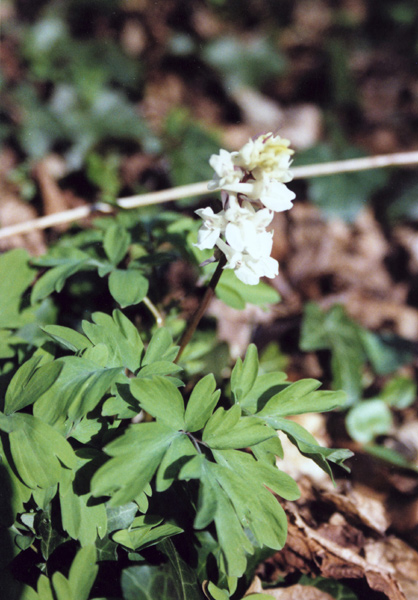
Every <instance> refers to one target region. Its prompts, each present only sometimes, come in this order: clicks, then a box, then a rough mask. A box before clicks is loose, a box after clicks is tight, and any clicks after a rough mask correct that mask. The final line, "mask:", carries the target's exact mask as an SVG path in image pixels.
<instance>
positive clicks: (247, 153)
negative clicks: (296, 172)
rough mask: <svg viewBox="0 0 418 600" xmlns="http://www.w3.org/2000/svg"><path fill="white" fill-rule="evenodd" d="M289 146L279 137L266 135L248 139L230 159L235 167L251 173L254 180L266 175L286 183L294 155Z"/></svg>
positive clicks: (286, 141)
mask: <svg viewBox="0 0 418 600" xmlns="http://www.w3.org/2000/svg"><path fill="white" fill-rule="evenodd" d="M289 144H290V142H289V140H286V139H284V138H281V137H280V136H279V135H273V134H272V133H266V134H264V135H260V136H258V137H257V138H256V139H250V140H249V141H248V142H247V143H246V144H245V145H244V146H243V147H242V148H241V150H239V151H238V152H232V154H231V159H232V162H233V164H234V165H236V166H237V167H240V168H242V169H244V170H246V171H251V173H252V174H253V177H254V178H255V179H258V177H259V176H261V177H264V176H266V175H267V176H268V177H269V178H270V179H277V180H278V181H281V182H283V183H287V182H288V181H291V180H292V175H291V173H290V172H289V167H290V163H291V156H292V155H293V154H294V151H293V150H291V149H290V148H289Z"/></svg>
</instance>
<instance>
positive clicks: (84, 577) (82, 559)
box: [63, 545, 98, 600]
mask: <svg viewBox="0 0 418 600" xmlns="http://www.w3.org/2000/svg"><path fill="white" fill-rule="evenodd" d="M97 572H98V566H97V565H96V549H95V547H94V546H93V545H91V546H86V547H85V548H81V550H79V551H78V552H77V554H76V556H75V558H74V560H73V562H72V564H71V568H70V574H69V576H68V581H69V584H70V588H71V593H72V598H73V599H74V600H87V599H88V597H89V595H90V590H91V588H92V587H93V584H94V581H95V579H96V576H97ZM63 600H64V598H63ZM65 600H67V599H65Z"/></svg>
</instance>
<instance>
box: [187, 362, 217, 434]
mask: <svg viewBox="0 0 418 600" xmlns="http://www.w3.org/2000/svg"><path fill="white" fill-rule="evenodd" d="M215 388H216V381H215V378H214V376H213V375H212V374H211V373H209V374H208V375H206V377H203V379H201V380H200V381H199V382H198V383H197V384H196V385H195V387H194V388H193V391H192V393H191V395H190V398H189V401H188V403H187V408H186V413H185V429H186V431H190V432H194V431H199V430H200V429H203V427H204V426H205V425H206V422H207V420H208V419H209V417H210V416H211V414H212V412H213V410H214V408H215V406H216V404H217V402H218V400H219V396H220V394H221V392H220V390H216V391H215Z"/></svg>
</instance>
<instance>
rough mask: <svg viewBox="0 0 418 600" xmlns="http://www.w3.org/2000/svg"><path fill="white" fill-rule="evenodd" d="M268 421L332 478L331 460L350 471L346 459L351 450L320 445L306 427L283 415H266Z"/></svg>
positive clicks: (350, 454)
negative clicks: (345, 463)
mask: <svg viewBox="0 0 418 600" xmlns="http://www.w3.org/2000/svg"><path fill="white" fill-rule="evenodd" d="M264 420H265V421H266V423H268V424H269V425H270V426H271V427H274V428H275V429H277V430H279V431H283V432H284V433H285V434H286V435H287V437H288V438H289V440H290V441H291V442H292V444H294V445H295V446H297V448H298V449H299V451H300V453H301V454H303V455H304V456H307V457H309V458H311V459H312V460H313V461H314V462H315V463H316V464H317V465H318V466H319V467H321V469H323V470H324V471H325V472H326V473H328V475H329V476H330V477H331V478H332V471H331V469H330V466H329V465H328V461H331V462H333V463H335V464H337V465H339V466H341V467H343V469H345V470H346V471H349V468H348V467H346V465H344V461H345V460H347V459H348V458H350V457H351V456H353V453H352V452H351V451H350V450H345V449H341V448H337V449H335V448H324V447H323V446H320V445H319V444H318V443H317V441H316V439H315V438H314V436H313V435H312V434H310V433H309V431H307V430H306V429H305V428H304V427H302V426H301V425H299V423H296V422H295V421H290V420H288V419H285V418H283V417H264Z"/></svg>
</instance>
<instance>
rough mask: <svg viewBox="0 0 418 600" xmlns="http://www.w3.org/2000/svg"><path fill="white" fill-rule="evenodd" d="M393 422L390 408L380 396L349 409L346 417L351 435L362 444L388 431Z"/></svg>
mask: <svg viewBox="0 0 418 600" xmlns="http://www.w3.org/2000/svg"><path fill="white" fill-rule="evenodd" d="M392 423H393V420H392V413H391V412H390V408H389V407H388V405H387V404H386V403H385V402H384V400H380V399H379V398H376V399H373V400H363V401H362V402H359V403H358V404H356V406H353V407H352V408H351V409H350V410H349V412H348V414H347V418H346V427H347V431H348V433H349V435H350V436H351V437H352V439H353V440H355V441H356V442H360V443H362V444H367V443H368V442H371V441H372V440H373V439H374V438H375V437H376V436H377V435H382V434H385V433H388V432H389V430H390V428H391V427H392Z"/></svg>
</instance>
